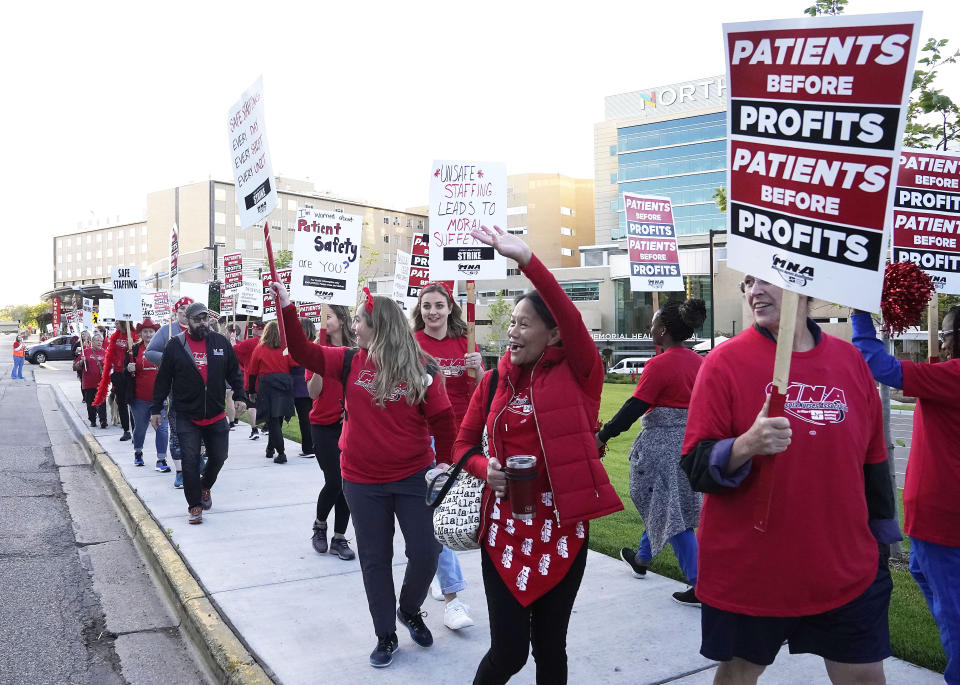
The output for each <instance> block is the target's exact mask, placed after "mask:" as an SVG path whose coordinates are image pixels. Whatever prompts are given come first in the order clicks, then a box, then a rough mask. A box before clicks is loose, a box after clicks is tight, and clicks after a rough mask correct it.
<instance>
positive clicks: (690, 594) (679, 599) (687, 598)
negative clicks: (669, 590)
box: [672, 587, 700, 609]
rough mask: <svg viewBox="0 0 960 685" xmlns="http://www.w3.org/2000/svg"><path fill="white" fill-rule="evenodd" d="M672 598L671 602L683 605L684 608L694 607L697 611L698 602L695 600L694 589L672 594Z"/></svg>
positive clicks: (689, 588) (690, 588)
mask: <svg viewBox="0 0 960 685" xmlns="http://www.w3.org/2000/svg"><path fill="white" fill-rule="evenodd" d="M672 597H673V601H674V602H676V603H677V604H683V605H684V606H688V607H696V608H697V609H699V608H700V600H699V599H697V593H696V591H695V588H692V587H688V588H687V589H686V590H684V591H683V592H674V593H673V595H672Z"/></svg>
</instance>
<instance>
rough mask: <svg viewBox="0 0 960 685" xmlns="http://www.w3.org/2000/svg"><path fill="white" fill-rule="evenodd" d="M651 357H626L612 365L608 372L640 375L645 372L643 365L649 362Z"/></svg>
mask: <svg viewBox="0 0 960 685" xmlns="http://www.w3.org/2000/svg"><path fill="white" fill-rule="evenodd" d="M648 359H650V357H626V358H624V359H621V360H620V361H618V362H617V363H616V364H614V365H613V366H611V367H610V369H609V370H608V371H607V373H622V374H627V375H629V374H635V375H638V376H639V375H640V374H641V373H643V365H644V364H646V363H647V360H648Z"/></svg>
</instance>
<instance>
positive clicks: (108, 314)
mask: <svg viewBox="0 0 960 685" xmlns="http://www.w3.org/2000/svg"><path fill="white" fill-rule="evenodd" d="M116 320H117V318H116V316H115V315H114V306H113V300H105V299H101V300H100V301H99V302H98V303H97V318H96V324H97V325H98V326H104V327H106V328H107V329H109V327H110V326H112V325H113V324H114V323H116Z"/></svg>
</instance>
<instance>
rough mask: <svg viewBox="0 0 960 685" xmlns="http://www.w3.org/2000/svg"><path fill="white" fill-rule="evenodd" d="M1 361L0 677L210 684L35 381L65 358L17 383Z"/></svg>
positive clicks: (74, 684) (56, 372)
mask: <svg viewBox="0 0 960 685" xmlns="http://www.w3.org/2000/svg"><path fill="white" fill-rule="evenodd" d="M3 337H5V336H0V338H3ZM11 367H12V361H11V360H10V359H9V358H8V359H0V645H2V647H0V684H3V685H6V684H8V683H9V684H10V685H14V684H16V685H21V684H22V683H31V684H37V685H40V684H45V683H50V684H51V685H54V684H56V685H64V684H67V685H87V684H90V685H114V684H122V683H136V684H140V683H144V684H148V683H165V684H170V683H190V684H194V683H204V682H209V681H210V680H209V678H208V677H207V675H206V672H205V671H204V670H203V667H202V666H201V665H200V662H199V660H198V659H196V658H195V653H194V652H193V651H192V648H191V647H190V646H189V645H188V643H187V641H186V640H185V639H184V636H183V634H182V632H181V630H180V627H179V620H178V619H177V617H176V615H175V614H174V612H173V611H172V610H171V609H170V608H169V606H168V605H167V603H166V602H165V600H164V599H163V597H162V595H161V592H160V590H159V588H158V586H157V585H156V584H155V582H154V580H153V578H152V576H151V575H150V572H149V571H148V569H147V567H146V566H145V564H144V563H143V561H142V559H141V557H140V556H139V554H138V552H137V550H136V547H135V546H134V544H133V542H132V541H131V539H130V537H129V535H128V534H127V531H126V529H125V528H124V527H123V524H122V523H121V521H120V519H119V517H118V514H117V511H116V509H115V508H114V505H113V503H112V502H111V500H110V498H109V496H108V494H107V492H106V491H105V490H104V488H103V486H102V484H101V482H100V478H99V476H98V475H97V474H96V473H95V472H94V471H93V468H92V466H91V465H90V463H89V460H88V459H87V457H86V453H85V452H84V451H83V449H82V448H81V446H80V445H79V444H78V443H77V442H76V439H75V437H74V435H73V433H72V432H71V431H70V430H69V426H68V425H67V424H66V422H65V420H64V418H63V417H62V416H61V412H60V411H59V408H58V406H57V403H56V400H55V396H54V394H53V392H52V389H51V388H49V387H47V386H46V385H44V383H43V382H44V380H45V379H47V380H53V379H55V378H59V379H63V377H64V374H70V373H72V372H71V371H70V369H69V362H56V363H53V364H51V368H46V367H37V366H30V365H27V367H26V368H25V369H24V376H25V377H26V379H27V380H22V381H20V380H12V379H10V370H11ZM34 377H36V379H37V380H39V381H40V384H39V385H38V384H37V383H36V382H35V381H34V380H33V379H34ZM77 388H78V389H77V392H78V393H79V383H78V385H77Z"/></svg>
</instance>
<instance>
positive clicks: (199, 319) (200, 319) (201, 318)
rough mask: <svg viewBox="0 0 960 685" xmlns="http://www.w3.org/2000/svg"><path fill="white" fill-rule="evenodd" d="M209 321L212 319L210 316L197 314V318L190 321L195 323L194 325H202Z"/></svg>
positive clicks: (193, 317)
mask: <svg viewBox="0 0 960 685" xmlns="http://www.w3.org/2000/svg"><path fill="white" fill-rule="evenodd" d="M209 319H210V315H209V314H197V315H196V316H191V317H190V320H191V321H193V322H194V323H202V322H204V321H208V320H209Z"/></svg>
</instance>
